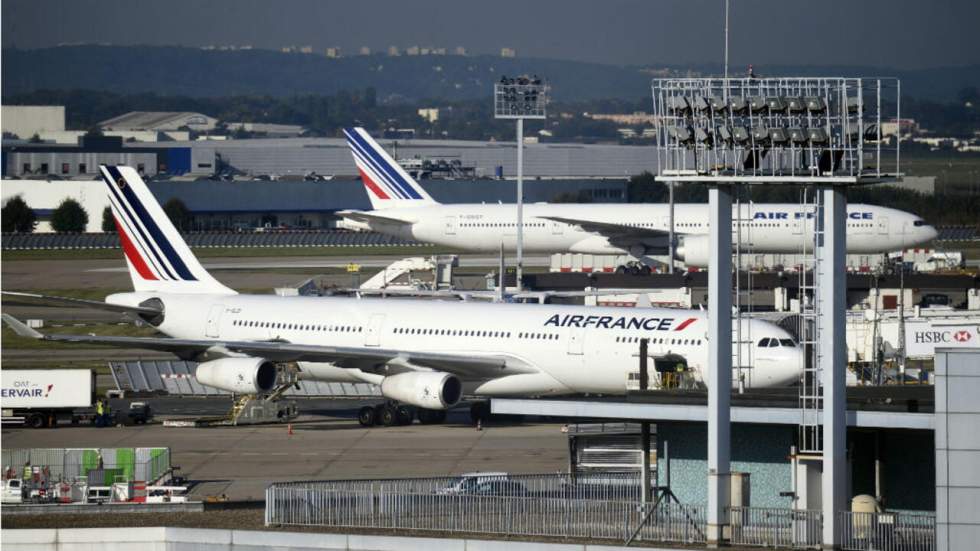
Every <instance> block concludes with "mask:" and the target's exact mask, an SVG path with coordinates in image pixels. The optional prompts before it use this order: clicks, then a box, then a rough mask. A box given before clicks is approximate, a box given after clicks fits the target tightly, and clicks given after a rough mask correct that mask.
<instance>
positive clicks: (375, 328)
mask: <svg viewBox="0 0 980 551" xmlns="http://www.w3.org/2000/svg"><path fill="white" fill-rule="evenodd" d="M384 323H385V315H384V314H372V315H371V320H370V321H369V322H368V326H367V332H366V333H365V334H364V346H381V329H382V328H383V327H384Z"/></svg>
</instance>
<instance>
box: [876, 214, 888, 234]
mask: <svg viewBox="0 0 980 551" xmlns="http://www.w3.org/2000/svg"><path fill="white" fill-rule="evenodd" d="M878 235H888V217H887V216H883V217H881V218H879V219H878Z"/></svg>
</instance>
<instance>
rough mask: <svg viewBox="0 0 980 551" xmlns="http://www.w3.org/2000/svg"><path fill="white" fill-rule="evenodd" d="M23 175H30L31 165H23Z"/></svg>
mask: <svg viewBox="0 0 980 551" xmlns="http://www.w3.org/2000/svg"><path fill="white" fill-rule="evenodd" d="M24 173H25V174H30V173H31V163H24Z"/></svg>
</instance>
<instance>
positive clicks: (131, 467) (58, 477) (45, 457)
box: [0, 448, 170, 484]
mask: <svg viewBox="0 0 980 551" xmlns="http://www.w3.org/2000/svg"><path fill="white" fill-rule="evenodd" d="M0 459H2V464H3V465H4V466H5V468H6V472H5V473H4V478H21V477H23V468H24V465H25V464H27V465H29V466H30V467H31V470H32V472H33V470H34V469H35V468H37V470H38V471H39V474H40V475H41V477H42V478H43V479H44V480H45V481H47V482H57V481H72V480H75V479H76V478H78V477H84V476H88V473H89V472H91V471H93V470H100V469H101V470H102V472H103V474H102V475H101V476H103V477H105V478H104V479H103V480H104V481H105V483H106V484H111V483H113V482H128V481H132V480H139V481H145V482H147V483H153V482H155V481H157V480H159V479H160V478H161V477H163V476H164V475H165V474H167V472H168V471H169V470H170V449H169V448H33V449H5V450H3V452H2V458H0Z"/></svg>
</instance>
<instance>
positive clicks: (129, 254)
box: [112, 216, 157, 281]
mask: <svg viewBox="0 0 980 551" xmlns="http://www.w3.org/2000/svg"><path fill="white" fill-rule="evenodd" d="M112 220H113V221H114V222H115V223H116V231H117V232H119V243H121V244H122V248H123V252H124V253H126V258H128V259H129V263H130V264H132V265H133V267H134V268H136V273H138V274H139V275H140V277H142V278H143V279H147V280H151V281H156V279H157V277H156V276H155V275H153V272H152V271H150V267H149V266H147V265H146V262H144V261H143V257H142V256H140V253H139V251H137V250H136V247H135V246H134V245H133V242H132V241H130V240H129V236H128V235H126V232H125V231H123V228H122V224H120V223H119V220H116V217H115V216H113V217H112Z"/></svg>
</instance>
